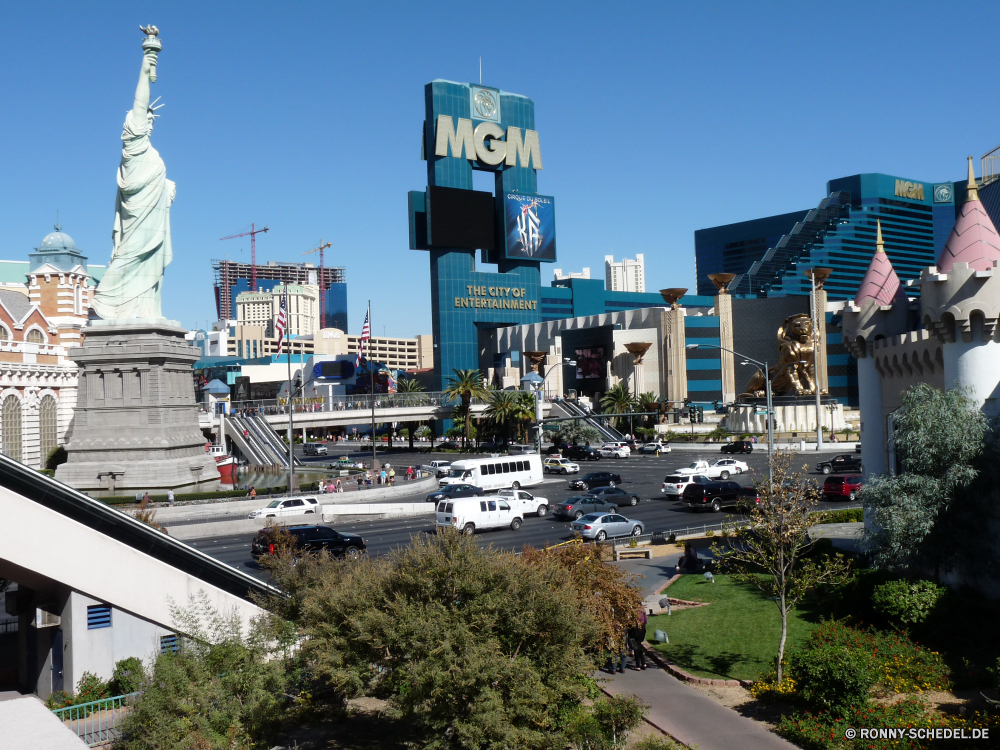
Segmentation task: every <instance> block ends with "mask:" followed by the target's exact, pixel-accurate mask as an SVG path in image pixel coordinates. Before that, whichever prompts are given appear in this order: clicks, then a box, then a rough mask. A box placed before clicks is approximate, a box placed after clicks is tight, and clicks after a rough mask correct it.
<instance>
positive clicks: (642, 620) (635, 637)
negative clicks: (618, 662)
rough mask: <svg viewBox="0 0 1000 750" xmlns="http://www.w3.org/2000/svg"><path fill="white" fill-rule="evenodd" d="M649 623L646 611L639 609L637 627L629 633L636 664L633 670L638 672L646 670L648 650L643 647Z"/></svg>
mask: <svg viewBox="0 0 1000 750" xmlns="http://www.w3.org/2000/svg"><path fill="white" fill-rule="evenodd" d="M648 621H649V618H648V616H647V615H646V610H645V609H643V608H642V607H639V615H638V619H637V621H636V624H635V627H633V628H632V629H631V630H629V632H628V637H629V642H630V644H629V645H631V647H632V661H633V663H634V664H635V666H634V667H632V669H634V670H635V671H636V672H638V671H639V670H641V669H645V668H646V650H645V649H644V648H643V647H642V642H643V641H644V640H646V623H647V622H648Z"/></svg>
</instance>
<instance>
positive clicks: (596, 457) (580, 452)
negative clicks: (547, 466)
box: [561, 445, 601, 461]
mask: <svg viewBox="0 0 1000 750" xmlns="http://www.w3.org/2000/svg"><path fill="white" fill-rule="evenodd" d="M561 453H562V455H563V457H564V458H568V459H570V460H572V461H600V460H601V452H600V451H599V450H598V449H597V448H593V447H591V446H589V445H567V446H566V447H565V448H563V449H562V451H561Z"/></svg>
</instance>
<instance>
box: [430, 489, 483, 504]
mask: <svg viewBox="0 0 1000 750" xmlns="http://www.w3.org/2000/svg"><path fill="white" fill-rule="evenodd" d="M482 496H483V488H482V487H476V485H474V484H446V485H445V486H444V487H442V488H441V489H439V490H434V491H433V492H432V493H430V494H429V495H428V496H427V500H428V501H429V502H432V503H436V502H437V501H438V500H451V499H452V498H455V497H482Z"/></svg>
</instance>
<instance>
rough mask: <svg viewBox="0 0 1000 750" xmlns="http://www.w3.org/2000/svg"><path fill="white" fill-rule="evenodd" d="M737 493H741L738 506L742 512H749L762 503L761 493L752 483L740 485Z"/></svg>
mask: <svg viewBox="0 0 1000 750" xmlns="http://www.w3.org/2000/svg"><path fill="white" fill-rule="evenodd" d="M736 494H737V495H739V500H738V501H737V503H736V508H737V510H739V512H740V513H749V512H750V510H751V508H754V507H757V506H759V505H760V493H759V492H758V491H757V488H756V487H754V486H753V485H752V484H751V485H750V486H749V487H740V489H739V492H737V493H736Z"/></svg>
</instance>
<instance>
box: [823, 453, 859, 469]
mask: <svg viewBox="0 0 1000 750" xmlns="http://www.w3.org/2000/svg"><path fill="white" fill-rule="evenodd" d="M816 471H821V472H823V473H824V474H830V473H831V472H834V471H850V472H853V473H855V474H863V473H864V470H863V467H862V466H861V456H855V455H852V454H850V453H844V454H842V455H840V456H834V457H833V458H831V459H830V460H829V461H822V462H820V463H818V464H816Z"/></svg>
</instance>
